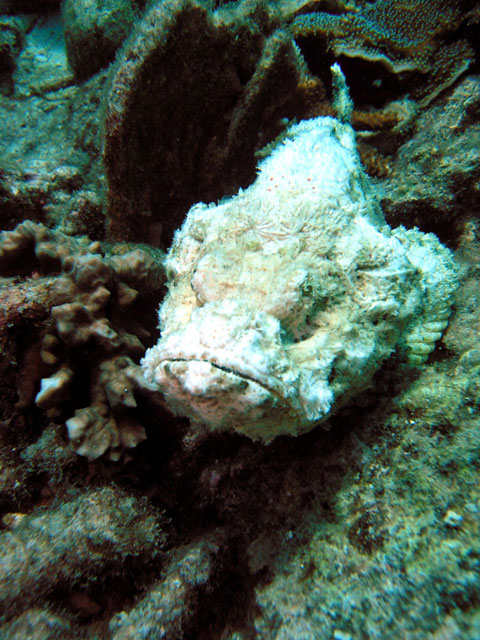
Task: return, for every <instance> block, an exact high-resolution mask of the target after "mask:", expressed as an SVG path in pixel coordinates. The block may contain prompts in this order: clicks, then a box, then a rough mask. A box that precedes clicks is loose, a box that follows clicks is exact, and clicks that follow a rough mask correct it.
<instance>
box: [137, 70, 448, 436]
mask: <svg viewBox="0 0 480 640" xmlns="http://www.w3.org/2000/svg"><path fill="white" fill-rule="evenodd" d="M342 78H343V76H340V74H339V70H338V68H334V79H335V83H334V84H336V86H337V87H338V89H339V90H338V95H337V98H336V100H335V103H336V105H337V107H338V108H339V111H340V116H341V120H336V119H333V118H330V117H325V118H316V119H312V120H306V121H303V122H301V123H299V124H298V125H294V126H292V127H291V128H290V129H289V130H288V132H287V137H286V138H285V139H284V142H283V143H281V144H279V145H278V146H277V148H276V149H274V151H273V152H272V154H271V155H270V156H269V157H267V158H266V159H265V160H264V161H263V162H262V163H261V164H260V166H259V173H258V177H257V179H256V181H255V182H254V183H253V184H252V185H251V186H250V187H249V188H248V189H246V190H245V191H242V190H241V191H240V192H239V193H238V195H236V196H234V197H233V198H231V199H230V200H226V201H223V202H222V203H221V204H219V205H217V206H214V205H205V204H202V203H200V204H197V205H195V206H194V207H192V209H191V210H190V212H189V214H188V216H187V219H186V221H185V223H184V225H183V227H182V228H181V230H180V231H179V232H177V234H176V235H175V238H174V242H173V245H172V247H171V249H170V252H169V254H168V256H167V260H166V269H167V275H168V280H169V283H168V284H169V294H168V296H167V298H166V300H165V302H164V303H163V305H162V307H161V309H160V327H161V330H162V333H161V337H160V341H159V343H158V344H157V345H156V346H155V347H153V348H152V349H150V350H149V351H148V352H147V354H146V356H145V358H144V360H143V367H144V370H145V375H146V377H147V380H148V381H149V382H151V383H153V384H155V385H157V387H158V388H159V389H160V390H162V391H163V393H164V394H165V396H166V399H167V401H168V403H169V404H170V406H171V407H172V408H173V409H174V410H175V411H177V412H179V413H181V414H184V415H188V416H190V417H191V418H192V419H193V420H194V421H196V422H197V423H202V424H206V425H208V426H209V427H210V428H211V429H234V430H237V431H240V432H242V433H245V434H246V435H249V436H250V437H252V438H259V439H262V440H264V441H267V442H268V441H270V440H271V439H272V438H274V437H275V436H277V435H281V434H291V435H297V434H299V433H302V432H305V431H308V430H310V429H311V428H313V427H314V426H315V425H316V424H318V423H320V422H322V421H324V420H325V419H326V418H328V416H329V415H330V414H331V413H332V411H334V410H335V409H337V408H338V407H339V406H341V405H342V404H344V403H345V402H346V401H347V400H348V399H349V398H351V396H352V395H354V394H355V393H358V392H359V391H360V390H361V389H363V388H365V387H366V386H368V385H369V383H370V382H371V379H372V376H373V374H374V372H375V371H376V370H377V369H378V367H379V366H380V364H381V363H382V361H383V360H385V358H387V357H388V356H389V355H390V354H391V353H392V351H393V350H394V349H395V348H396V347H397V346H399V347H401V348H403V349H405V350H406V352H407V356H408V358H409V360H410V362H411V363H412V364H418V363H422V362H424V361H425V359H426V358H427V356H428V354H429V353H430V352H431V351H432V349H433V347H434V344H435V341H436V340H438V339H439V338H440V336H441V333H442V330H443V329H444V328H445V326H446V324H447V320H448V316H449V313H450V307H451V303H452V295H453V293H454V291H455V289H456V286H457V281H456V269H455V266H454V263H453V260H452V256H451V254H450V252H449V251H448V250H447V249H446V248H445V247H443V246H442V245H441V244H440V242H439V241H438V239H437V238H436V237H435V236H434V235H433V234H423V233H421V232H419V231H418V230H416V229H412V230H406V229H404V228H402V227H399V228H397V229H395V230H393V231H392V230H391V229H390V228H389V227H388V226H387V225H386V223H385V221H384V219H383V216H382V213H381V210H380V208H379V206H378V204H377V203H376V201H375V198H374V197H373V195H372V193H371V190H370V187H369V183H368V181H367V178H366V176H365V174H364V172H363V170H362V167H361V163H360V160H359V157H358V154H357V151H356V146H355V137H354V133H353V130H352V128H351V126H350V124H349V123H348V122H347V117H348V114H349V113H350V112H351V104H350V103H349V101H348V99H347V97H346V90H345V87H344V85H343V89H342Z"/></svg>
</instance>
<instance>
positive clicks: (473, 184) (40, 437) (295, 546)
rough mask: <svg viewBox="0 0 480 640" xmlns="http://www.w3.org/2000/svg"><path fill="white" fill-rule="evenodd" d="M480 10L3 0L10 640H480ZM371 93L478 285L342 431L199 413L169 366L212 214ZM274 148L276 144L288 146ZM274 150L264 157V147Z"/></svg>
mask: <svg viewBox="0 0 480 640" xmlns="http://www.w3.org/2000/svg"><path fill="white" fill-rule="evenodd" d="M479 24H480V5H479V4H478V3H477V2H475V0H405V1H404V2H398V1H397V0H373V1H368V0H311V1H308V0H305V1H302V0H279V1H278V2H275V1H274V0H271V1H270V2H268V1H267V0H258V1H255V0H240V1H239V2H230V3H229V2H221V1H219V2H216V3H215V2H211V3H207V2H203V1H202V0H163V1H156V2H155V1H151V2H144V1H142V0H64V1H63V2H60V0H43V1H40V0H0V228H1V229H2V231H3V233H2V235H1V236H0V276H1V277H0V350H1V351H0V394H1V397H0V509H1V514H0V515H1V521H0V526H1V532H0V638H1V640H8V639H14V638H16V639H22V640H23V639H26V638H29V639H30V638H32V639H38V640H47V639H53V638H58V639H62V640H68V639H69V638H72V639H73V638H81V639H82V640H87V639H88V640H93V639H96V638H98V639H102V638H112V639H116V640H121V639H127V638H129V639H132V640H134V639H147V638H148V639H150V640H156V639H158V640H160V639H165V640H174V639H175V640H179V639H195V640H197V639H198V640H214V639H219V640H220V639H222V640H250V639H253V638H259V639H268V640H269V639H278V640H331V639H334V640H360V639H362V640H363V639H365V640H370V639H374V638H379V639H380V638H381V639H384V638H389V639H392V640H394V639H402V640H403V639H405V640H421V639H428V640H479V639H480V484H479V473H480V411H479V409H480V344H479V337H480V293H479V291H480V287H479V280H480V220H479V205H480V182H479V180H480V69H479V52H478V44H479V42H480V27H479ZM334 62H339V63H340V65H341V67H342V69H343V71H344V73H345V76H346V79H347V83H348V84H349V86H350V91H351V96H352V99H353V101H354V111H353V115H352V123H353V126H354V128H355V130H356V132H357V141H358V146H359V151H360V155H361V158H362V161H363V164H364V167H365V170H366V172H367V173H368V175H369V176H370V179H371V181H372V182H373V184H374V186H375V189H376V191H377V193H378V198H379V201H380V202H381V205H382V208H383V211H384V214H385V217H386V220H387V222H388V223H389V224H390V225H391V226H392V227H394V226H398V225H400V224H402V225H404V226H406V227H408V228H410V227H418V228H419V229H420V230H422V231H427V232H434V233H435V234H436V235H437V236H438V237H439V239H440V240H441V241H442V242H443V243H444V244H446V245H447V246H448V247H449V248H450V249H451V250H452V251H453V252H454V254H455V260H456V262H457V264H458V266H459V274H460V276H459V277H460V286H459V288H458V290H457V293H456V298H455V303H454V309H453V313H452V315H451V317H450V322H449V325H448V328H447V329H446V331H445V332H444V334H443V337H442V339H441V341H440V342H439V343H438V344H437V346H436V349H435V351H434V352H433V353H432V354H431V355H430V357H429V359H428V361H427V362H426V363H424V364H421V365H420V366H418V367H411V366H409V365H407V364H405V363H404V362H403V361H402V359H401V357H400V355H399V354H394V355H393V356H392V357H391V358H390V359H388V360H387V361H386V362H385V363H384V364H383V366H382V368H381V369H380V370H379V371H378V372H377V374H376V376H375V378H374V380H373V383H372V384H371V385H370V387H369V388H368V389H367V390H366V391H365V392H363V393H362V394H360V395H357V396H354V397H352V399H351V400H350V402H349V403H348V405H347V406H346V407H344V408H343V409H341V410H340V411H339V412H337V413H336V414H335V415H334V416H333V417H332V418H331V419H330V420H329V422H328V425H327V426H328V427H329V430H328V431H327V430H325V429H322V428H316V429H314V430H312V431H311V432H309V433H307V434H306V435H303V436H299V437H297V438H289V437H280V438H277V439H275V440H274V441H273V442H272V443H271V444H269V445H264V444H262V443H260V442H253V441H251V440H250V439H248V438H246V437H244V436H241V435H238V434H235V433H228V432H226V433H211V434H209V433H207V432H203V431H201V430H199V429H198V428H194V427H193V426H192V425H190V423H189V422H188V420H187V419H184V418H181V417H175V416H174V415H173V414H172V413H171V412H170V411H169V410H168V409H167V408H166V407H165V405H164V402H163V399H162V397H161V396H160V395H159V394H158V393H155V392H153V391H152V389H151V388H150V386H149V385H148V384H147V383H146V382H145V380H144V378H143V376H142V373H141V370H140V367H139V361H140V359H141V357H142V355H143V353H144V352H145V349H146V348H147V347H150V346H151V345H152V344H154V343H155V342H156V340H157V337H158V336H157V333H158V332H157V329H156V323H157V318H156V310H157V308H158V305H159V303H160V302H161V300H162V297H163V296H164V293H165V291H164V290H165V284H164V282H165V276H164V272H163V257H164V255H165V253H164V252H165V251H166V250H167V249H168V247H169V245H170V242H171V239H172V235H173V232H174V230H175V229H176V228H178V227H179V225H180V224H181V222H182V220H183V218H184V216H185V214H186V212H187V210H188V209H189V207H190V206H191V205H192V204H194V203H195V202H198V201H204V202H212V201H215V200H218V199H220V198H222V197H224V196H229V195H231V194H233V193H235V192H236V191H237V190H238V189H239V188H240V187H242V188H245V187H246V186H247V185H248V184H250V183H251V182H252V181H253V179H254V178H255V164H256V162H257V159H258V156H259V155H260V156H261V155H265V154H266V153H268V146H267V145H269V143H271V142H272V141H273V140H274V139H275V138H276V136H278V135H279V134H281V132H282V130H283V129H284V128H285V126H286V124H287V123H289V122H293V121H295V120H296V121H298V120H301V119H303V118H309V117H314V116H323V115H335V108H334V105H333V104H332V97H331V96H332V91H331V81H330V71H329V69H330V66H331V65H332V63H334ZM265 148H266V150H265ZM262 149H263V151H262Z"/></svg>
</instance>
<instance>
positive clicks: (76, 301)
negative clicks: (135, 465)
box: [0, 221, 163, 459]
mask: <svg viewBox="0 0 480 640" xmlns="http://www.w3.org/2000/svg"><path fill="white" fill-rule="evenodd" d="M152 256H153V254H152V253H148V252H147V251H145V250H142V249H139V248H137V249H134V250H131V251H127V252H126V253H124V254H120V255H104V254H103V252H102V249H101V246H100V243H90V244H88V243H87V242H86V241H79V240H76V239H74V238H70V237H68V236H65V235H63V234H61V233H59V232H53V231H50V230H48V229H46V228H45V227H43V226H42V225H41V224H37V223H34V222H31V221H27V222H24V223H23V224H21V225H19V226H18V227H17V228H16V229H15V230H14V231H11V232H4V233H3V234H2V236H1V239H0V269H1V270H2V272H4V273H12V272H13V273H15V271H17V272H24V273H25V272H27V273H28V271H29V270H31V269H32V268H35V265H36V268H40V269H41V270H43V271H44V272H52V271H53V272H56V271H57V272H58V271H60V272H61V274H60V275H59V276H58V277H56V278H55V280H54V284H53V289H52V293H51V304H52V308H51V314H50V320H49V322H48V323H47V329H46V330H45V332H44V336H43V341H42V343H41V348H40V352H39V356H40V360H41V363H42V364H41V366H40V365H39V366H38V367H32V363H29V366H30V371H32V372H34V375H33V380H32V385H38V377H37V376H39V375H40V374H39V372H42V375H43V378H42V380H41V386H40V390H39V391H38V393H37V395H36V399H35V401H36V404H37V405H38V406H39V407H40V408H41V409H43V410H45V411H47V415H48V416H49V417H50V418H52V419H54V418H58V417H62V416H63V415H64V414H65V412H66V411H68V410H69V409H68V408H69V407H70V410H71V408H72V407H77V408H76V410H75V412H74V416H73V417H70V419H69V420H67V427H68V430H69V434H70V437H71V439H72V440H73V441H74V443H75V446H76V450H77V451H78V453H80V454H82V455H85V456H87V457H88V458H90V459H92V458H96V457H98V456H100V455H102V454H104V453H105V452H107V451H108V455H109V457H110V458H111V459H118V458H119V457H120V455H121V453H122V451H123V450H124V449H128V448H131V447H135V446H136V445H137V444H138V443H139V442H140V441H141V440H143V439H144V438H145V432H144V429H143V427H141V426H140V424H139V423H138V421H137V420H136V419H135V416H134V415H133V410H134V409H135V407H136V403H137V400H136V397H135V395H136V394H137V393H140V394H142V393H143V394H144V393H148V392H149V387H148V385H147V384H146V382H145V381H144V379H143V376H142V375H141V372H140V368H139V367H138V365H137V364H136V362H137V361H138V359H139V358H140V356H141V355H142V354H143V352H144V350H145V344H146V343H147V342H148V338H149V335H150V334H149V332H148V331H147V330H146V329H145V328H144V327H143V326H142V324H141V323H140V322H139V320H138V318H137V316H136V314H135V303H136V302H137V301H138V300H139V299H141V298H142V296H143V297H144V296H146V295H147V296H148V295H149V294H152V293H153V292H155V291H158V290H159V289H160V287H161V285H162V281H163V276H162V274H163V270H162V267H161V265H160V262H159V261H158V260H156V259H155V258H154V257H152ZM85 363H87V364H85ZM85 381H86V382H87V387H88V390H87V389H85V388H84V386H85ZM83 396H86V398H85V399H84V398H83ZM79 404H80V407H79ZM85 405H86V406H85Z"/></svg>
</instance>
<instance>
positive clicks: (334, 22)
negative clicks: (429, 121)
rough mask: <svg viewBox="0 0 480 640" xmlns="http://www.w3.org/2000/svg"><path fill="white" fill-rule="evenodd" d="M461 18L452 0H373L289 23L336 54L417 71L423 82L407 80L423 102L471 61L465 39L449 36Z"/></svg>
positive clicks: (400, 70)
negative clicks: (343, 11)
mask: <svg viewBox="0 0 480 640" xmlns="http://www.w3.org/2000/svg"><path fill="white" fill-rule="evenodd" d="M464 20H465V15H464V13H463V12H462V9H461V6H460V4H459V3H458V2H457V0H405V1H403V2H398V0H377V2H373V3H369V4H367V5H365V6H364V7H363V8H361V9H360V10H359V11H351V12H348V13H341V14H339V15H334V14H333V13H332V14H330V13H326V12H316V13H306V14H303V15H299V16H297V17H296V18H295V19H294V20H293V21H292V23H291V29H292V32H293V34H294V36H295V37H296V38H299V39H305V38H307V39H308V38H310V39H312V38H314V39H315V40H316V41H317V42H318V43H319V46H321V43H323V42H325V43H326V46H327V48H328V50H329V52H331V53H333V54H334V56H336V57H337V58H338V57H339V56H345V57H347V58H360V59H362V60H365V61H369V62H375V63H379V64H381V65H383V66H385V67H386V69H387V71H388V72H389V73H393V74H396V75H398V74H408V73H410V74H411V73H419V74H421V75H422V76H424V77H426V82H422V83H421V84H420V85H418V86H413V87H412V86H410V92H411V94H412V95H413V96H414V97H416V98H419V99H421V101H422V103H423V104H427V103H428V102H431V101H432V100H433V98H435V97H436V96H438V95H439V93H440V92H441V91H443V90H444V89H445V88H446V87H448V86H450V85H452V84H453V83H454V82H455V80H457V79H458V78H459V77H460V76H461V75H462V74H463V73H464V72H465V71H466V69H467V68H468V66H469V65H470V63H471V62H472V61H473V58H474V52H473V49H472V47H471V46H470V44H469V43H468V42H467V41H466V40H463V39H458V38H457V39H456V40H455V39H452V34H455V32H456V30H457V29H458V28H459V26H460V25H461V23H462V22H463V21H464ZM412 89H413V90H412Z"/></svg>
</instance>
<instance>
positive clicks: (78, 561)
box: [0, 487, 165, 617]
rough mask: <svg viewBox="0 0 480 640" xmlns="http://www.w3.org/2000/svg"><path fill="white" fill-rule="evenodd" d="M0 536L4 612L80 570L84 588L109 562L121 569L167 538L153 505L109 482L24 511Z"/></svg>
mask: <svg viewBox="0 0 480 640" xmlns="http://www.w3.org/2000/svg"><path fill="white" fill-rule="evenodd" d="M0 540H1V544H0V549H1V551H0V612H1V613H0V615H1V616H3V617H4V616H5V615H9V617H10V616H11V615H12V613H13V612H15V613H17V614H18V612H19V611H21V610H22V609H25V608H26V607H28V606H30V605H32V604H34V603H36V602H38V601H39V600H40V599H45V598H47V597H48V596H49V594H51V593H52V592H53V591H54V590H55V589H59V588H65V587H66V585H68V584H71V583H72V582H74V581H75V580H78V578H79V577H80V576H81V580H82V584H83V585H84V588H85V587H86V586H87V585H88V584H89V583H90V584H93V583H94V582H95V581H96V580H97V579H98V576H99V575H101V573H102V571H103V570H104V569H105V568H106V567H108V566H109V565H111V564H112V562H115V563H116V564H118V567H119V569H120V567H121V565H122V564H123V563H124V564H127V563H129V562H133V561H134V562H135V564H136V565H137V567H138V566H140V565H141V564H142V562H145V561H151V559H152V557H155V555H156V553H158V551H159V550H160V548H161V546H162V545H163V544H164V542H165V538H164V534H163V532H162V530H161V528H160V526H159V522H158V521H157V517H156V516H155V514H154V512H153V511H151V510H148V509H147V508H146V507H145V504H144V503H143V502H142V501H140V500H136V499H134V498H132V497H130V496H127V495H125V494H124V493H123V492H122V491H120V490H119V489H113V488H109V487H104V488H101V489H97V490H91V491H89V492H88V493H84V494H83V495H79V496H77V497H75V498H73V499H71V500H70V501H68V500H67V501H66V502H64V503H63V504H62V505H60V506H58V507H56V508H55V507H53V508H51V509H49V510H41V511H39V512H33V513H31V514H28V515H24V516H23V517H22V518H21V519H20V521H19V523H18V524H16V526H14V528H13V530H12V531H7V532H3V533H1V534H0ZM52 540H54V541H55V544H52ZM72 548H73V549H75V553H72V552H71V549H72Z"/></svg>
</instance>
